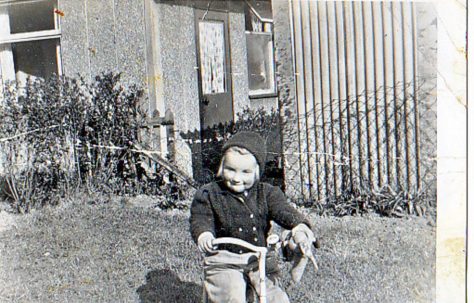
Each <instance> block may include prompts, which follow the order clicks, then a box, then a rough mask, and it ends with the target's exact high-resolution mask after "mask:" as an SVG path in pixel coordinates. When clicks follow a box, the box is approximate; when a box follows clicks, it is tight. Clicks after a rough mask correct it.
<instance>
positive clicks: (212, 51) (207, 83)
mask: <svg viewBox="0 0 474 303" xmlns="http://www.w3.org/2000/svg"><path fill="white" fill-rule="evenodd" d="M199 54H200V56H201V58H200V59H201V79H202V80H201V81H202V93H203V94H205V95H208V94H218V93H224V92H226V87H225V82H226V79H225V70H226V66H225V41H224V22H220V21H199Z"/></svg>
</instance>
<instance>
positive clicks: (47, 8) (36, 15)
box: [8, 0, 57, 34]
mask: <svg viewBox="0 0 474 303" xmlns="http://www.w3.org/2000/svg"><path fill="white" fill-rule="evenodd" d="M56 2H57V1H55V0H42V1H32V2H20V3H10V4H8V15H9V16H10V33H11V34H17V33H24V32H33V31H40V30H50V29H54V8H55V5H56Z"/></svg>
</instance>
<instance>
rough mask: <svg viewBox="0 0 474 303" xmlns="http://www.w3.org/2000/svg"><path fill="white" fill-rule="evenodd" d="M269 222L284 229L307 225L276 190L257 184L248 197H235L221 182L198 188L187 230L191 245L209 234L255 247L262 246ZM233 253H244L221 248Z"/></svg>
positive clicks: (281, 193)
mask: <svg viewBox="0 0 474 303" xmlns="http://www.w3.org/2000/svg"><path fill="white" fill-rule="evenodd" d="M270 220H273V221H275V222H276V223H277V224H279V225H280V226H282V227H283V228H286V229H292V228H293V227H295V226H296V225H298V224H300V223H305V224H307V225H308V226H310V224H309V223H308V222H307V221H305V219H304V217H303V216H302V215H301V214H300V213H299V212H298V211H297V210H296V209H295V208H294V207H292V206H291V205H290V204H289V203H288V202H287V199H286V197H285V194H284V193H283V192H282V191H281V189H280V188H278V187H276V186H272V185H270V184H267V183H263V182H258V183H256V184H255V185H254V186H253V187H252V188H251V189H250V190H249V194H248V195H247V196H246V197H245V196H244V195H236V194H234V193H232V192H230V191H229V190H228V189H227V188H226V187H225V185H224V184H223V182H222V181H217V182H211V183H208V184H206V185H204V186H203V187H202V188H201V189H199V190H198V191H197V192H196V194H195V196H194V200H193V203H192V206H191V217H190V225H191V226H190V227H191V235H192V237H193V239H194V241H195V242H197V239H198V237H199V235H200V234H201V233H203V232H206V231H209V232H211V233H213V234H214V236H215V237H216V238H219V237H234V238H239V239H242V240H245V241H247V242H249V243H251V244H254V245H257V246H266V244H267V243H266V238H267V236H268V232H269V230H270V227H271V226H270ZM220 249H227V250H229V251H231V252H235V253H243V252H248V250H245V249H243V248H239V247H235V246H223V247H220Z"/></svg>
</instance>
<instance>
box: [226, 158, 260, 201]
mask: <svg viewBox="0 0 474 303" xmlns="http://www.w3.org/2000/svg"><path fill="white" fill-rule="evenodd" d="M257 165H258V164H257V160H256V159H255V157H254V156H253V155H252V154H246V155H241V154H239V153H238V152H232V151H228V152H227V153H226V154H225V157H224V164H223V168H222V179H223V180H224V184H225V185H226V186H227V188H229V189H230V190H231V191H233V192H235V193H243V192H244V191H245V190H247V189H250V188H251V187H252V186H253V184H254V183H255V179H256V178H255V177H256V176H255V172H256V170H257Z"/></svg>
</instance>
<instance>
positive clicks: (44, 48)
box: [12, 39, 59, 83]
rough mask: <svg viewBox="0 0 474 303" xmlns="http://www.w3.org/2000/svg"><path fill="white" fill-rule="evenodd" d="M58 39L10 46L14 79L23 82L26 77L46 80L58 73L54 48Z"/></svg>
mask: <svg viewBox="0 0 474 303" xmlns="http://www.w3.org/2000/svg"><path fill="white" fill-rule="evenodd" d="M58 44H59V39H48V40H39V41H31V42H21V43H13V44H12V52H13V62H14V65H15V74H16V79H17V81H19V82H23V83H24V82H25V80H26V78H27V77H28V76H32V77H40V78H47V77H49V76H51V75H52V74H53V73H56V74H57V73H58V63H57V58H56V46H57V45H58Z"/></svg>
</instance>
